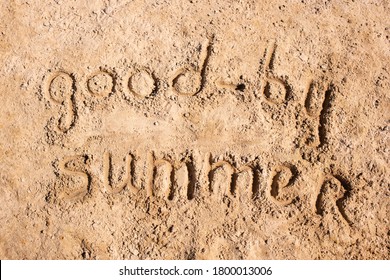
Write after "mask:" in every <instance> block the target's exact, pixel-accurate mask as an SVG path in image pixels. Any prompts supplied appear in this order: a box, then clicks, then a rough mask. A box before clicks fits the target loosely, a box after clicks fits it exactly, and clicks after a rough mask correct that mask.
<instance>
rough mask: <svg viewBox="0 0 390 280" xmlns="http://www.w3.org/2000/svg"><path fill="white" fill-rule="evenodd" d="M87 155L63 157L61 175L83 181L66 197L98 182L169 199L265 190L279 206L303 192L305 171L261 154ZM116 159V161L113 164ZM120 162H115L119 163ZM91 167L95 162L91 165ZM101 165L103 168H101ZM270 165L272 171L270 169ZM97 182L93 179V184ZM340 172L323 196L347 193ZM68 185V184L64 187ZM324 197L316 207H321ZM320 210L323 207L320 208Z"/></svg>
mask: <svg viewBox="0 0 390 280" xmlns="http://www.w3.org/2000/svg"><path fill="white" fill-rule="evenodd" d="M91 158H94V159H95V157H91V156H88V155H80V156H71V157H66V158H64V159H62V160H60V161H59V164H58V168H59V171H60V172H59V174H58V175H59V176H65V177H68V178H76V177H78V178H77V180H74V181H75V182H78V184H79V185H80V186H78V187H77V189H74V188H72V192H69V191H68V192H66V195H64V196H62V197H64V198H65V199H72V200H73V199H83V198H84V197H86V196H87V195H88V194H89V193H90V192H91V191H92V188H93V186H99V185H100V186H102V187H103V192H104V193H108V194H118V193H121V192H124V191H128V192H129V193H130V194H131V195H146V196H147V197H157V198H159V199H164V200H167V201H171V200H177V199H181V200H183V199H184V200H188V201H190V200H193V199H195V198H202V197H205V196H213V197H215V198H217V199H220V198H223V197H225V196H228V197H230V198H232V199H239V200H240V201H250V200H255V199H257V198H258V197H259V193H260V192H264V191H265V193H266V197H267V198H268V199H269V200H271V201H272V202H274V203H275V204H277V205H279V206H286V205H289V204H291V203H292V202H293V201H294V200H295V199H296V198H297V197H298V194H299V189H298V186H297V185H298V183H297V181H298V179H299V177H300V171H299V170H298V168H297V167H296V165H294V164H291V163H283V164H280V165H274V166H273V167H272V168H268V166H269V164H264V163H262V159H259V158H258V157H254V158H253V159H244V160H243V158H245V157H240V159H239V160H236V159H235V157H233V156H214V155H212V154H211V153H205V154H201V153H199V152H187V153H184V154H181V155H180V156H177V155H176V156H173V155H171V154H169V153H167V154H164V155H162V154H158V155H157V154H156V153H154V152H147V153H146V154H144V155H143V156H142V157H139V156H137V155H136V154H133V153H128V154H126V155H124V157H122V158H120V157H115V160H113V159H114V158H113V156H112V153H110V152H108V151H106V152H104V153H103V156H102V162H98V163H97V165H96V163H95V162H93V161H92V160H91ZM114 161H115V164H114ZM114 165H115V166H114ZM91 166H95V167H94V168H92V167H91ZM96 166H100V168H99V167H98V168H96ZM268 169H270V170H268ZM92 182H93V184H92ZM346 184H347V183H346V181H345V179H343V178H342V177H340V176H338V175H334V176H333V175H327V176H324V177H323V182H322V187H321V189H320V192H319V194H318V199H320V200H321V199H322V198H323V197H325V196H326V195H325V194H326V193H330V192H332V197H334V198H335V199H339V198H342V197H343V195H344V193H345V191H346V190H347V189H348V187H347V186H346ZM63 187H68V188H69V186H68V185H66V186H63ZM320 205H321V201H317V207H320V208H321V206H320ZM317 210H318V211H319V212H320V211H321V209H317Z"/></svg>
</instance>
